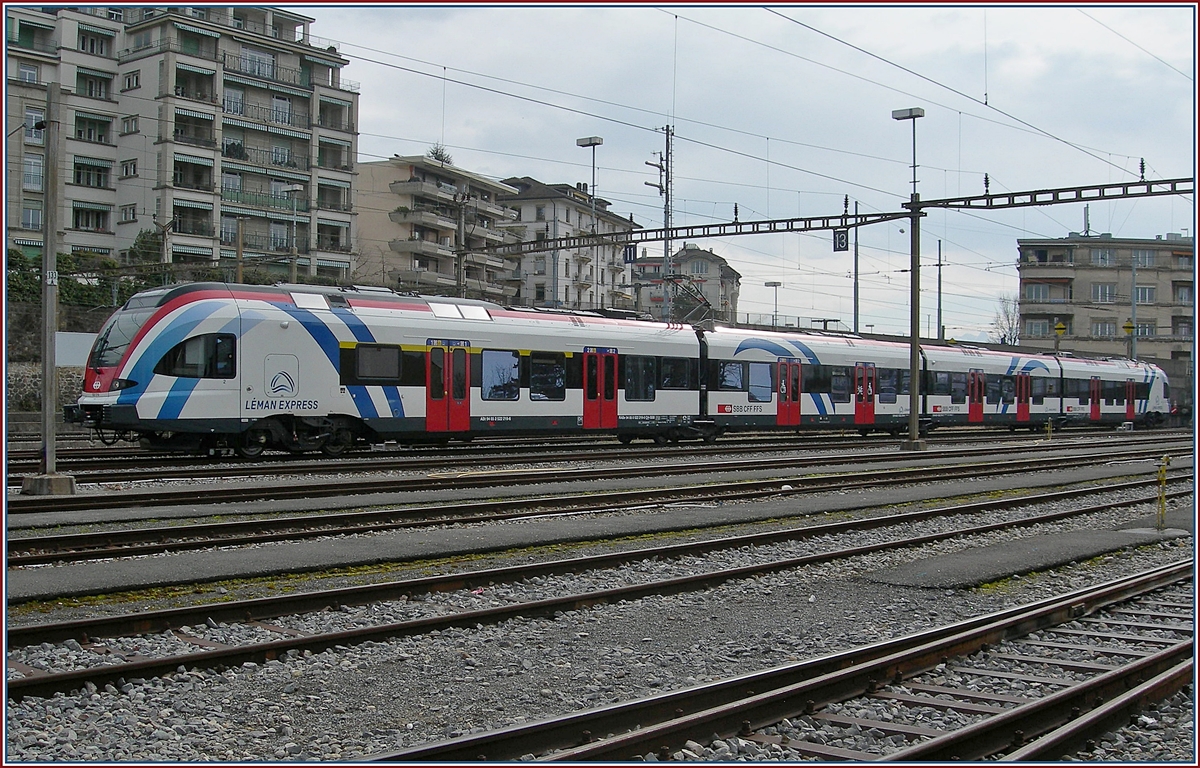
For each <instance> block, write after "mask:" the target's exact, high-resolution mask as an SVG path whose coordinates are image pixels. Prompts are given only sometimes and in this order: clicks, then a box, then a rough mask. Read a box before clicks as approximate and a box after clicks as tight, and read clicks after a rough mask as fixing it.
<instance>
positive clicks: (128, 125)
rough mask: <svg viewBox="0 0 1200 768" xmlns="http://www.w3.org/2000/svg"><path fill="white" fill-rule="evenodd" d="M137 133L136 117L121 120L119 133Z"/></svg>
mask: <svg viewBox="0 0 1200 768" xmlns="http://www.w3.org/2000/svg"><path fill="white" fill-rule="evenodd" d="M137 132H138V118H137V115H133V116H131V117H126V118H124V119H122V120H121V133H122V134H126V133H137Z"/></svg>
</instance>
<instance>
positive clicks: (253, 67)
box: [225, 52, 312, 88]
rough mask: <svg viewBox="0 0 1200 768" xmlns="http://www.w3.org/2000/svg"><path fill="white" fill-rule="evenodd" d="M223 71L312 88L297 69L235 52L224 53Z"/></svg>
mask: <svg viewBox="0 0 1200 768" xmlns="http://www.w3.org/2000/svg"><path fill="white" fill-rule="evenodd" d="M225 71H226V72H237V73H239V74H243V75H247V76H249V77H257V78H258V79H260V80H271V81H274V82H276V83H286V84H288V85H295V86H300V87H302V88H312V84H311V83H309V82H307V81H308V78H307V77H305V76H304V74H303V73H302V72H301V71H300V70H298V69H291V68H290V67H281V66H279V65H278V64H277V63H275V62H274V61H266V60H263V59H252V58H249V57H245V56H239V55H237V54H235V53H228V52H226V53H225Z"/></svg>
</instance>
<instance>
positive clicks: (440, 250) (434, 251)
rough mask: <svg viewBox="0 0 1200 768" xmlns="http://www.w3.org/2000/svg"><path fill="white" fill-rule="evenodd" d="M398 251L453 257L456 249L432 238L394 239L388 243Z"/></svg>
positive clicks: (417, 254)
mask: <svg viewBox="0 0 1200 768" xmlns="http://www.w3.org/2000/svg"><path fill="white" fill-rule="evenodd" d="M388 246H390V247H391V249H392V250H393V251H395V252H396V253H405V254H411V255H413V256H435V257H442V258H447V257H453V256H454V251H452V250H450V248H449V247H445V246H442V245H439V244H438V243H435V242H432V241H430V240H399V239H397V240H392V241H391V242H390V243H388Z"/></svg>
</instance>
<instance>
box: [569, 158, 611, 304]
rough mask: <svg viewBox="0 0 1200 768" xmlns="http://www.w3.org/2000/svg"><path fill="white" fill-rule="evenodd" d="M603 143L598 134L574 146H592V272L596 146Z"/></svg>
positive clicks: (594, 249)
mask: <svg viewBox="0 0 1200 768" xmlns="http://www.w3.org/2000/svg"><path fill="white" fill-rule="evenodd" d="M603 143H604V139H602V138H600V137H599V136H585V137H584V138H582V139H575V146H577V147H591V148H592V189H591V195H592V270H593V273H592V274H595V271H594V270H596V268H597V267H598V266H599V265H598V264H596V147H598V146H600V145H601V144H603ZM592 290H593V291H595V288H594V287H593V288H592ZM593 299H594V296H593Z"/></svg>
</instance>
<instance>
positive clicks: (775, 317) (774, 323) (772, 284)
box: [763, 280, 783, 328]
mask: <svg viewBox="0 0 1200 768" xmlns="http://www.w3.org/2000/svg"><path fill="white" fill-rule="evenodd" d="M763 285H765V286H766V287H768V288H774V289H775V311H774V312H773V313H772V314H771V327H772V328H776V327H778V326H779V286H781V285H783V283H781V282H779V281H778V280H769V281H767V282H765V283H763Z"/></svg>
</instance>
